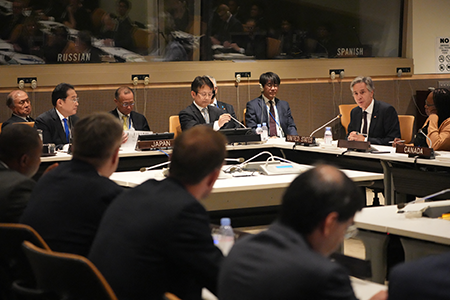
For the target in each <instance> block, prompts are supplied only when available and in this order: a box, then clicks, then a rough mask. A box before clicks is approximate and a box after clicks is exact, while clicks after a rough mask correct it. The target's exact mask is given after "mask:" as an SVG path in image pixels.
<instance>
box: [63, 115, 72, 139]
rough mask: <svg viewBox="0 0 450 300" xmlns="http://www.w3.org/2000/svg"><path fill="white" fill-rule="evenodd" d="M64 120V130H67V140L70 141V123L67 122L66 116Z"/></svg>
mask: <svg viewBox="0 0 450 300" xmlns="http://www.w3.org/2000/svg"><path fill="white" fill-rule="evenodd" d="M63 122H64V131H65V132H66V140H67V142H68V143H70V140H69V137H70V130H69V125H68V124H67V119H66V118H64V119H63Z"/></svg>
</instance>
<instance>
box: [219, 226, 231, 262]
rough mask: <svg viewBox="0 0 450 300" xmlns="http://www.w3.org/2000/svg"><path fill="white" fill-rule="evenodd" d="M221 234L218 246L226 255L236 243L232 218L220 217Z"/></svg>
mask: <svg viewBox="0 0 450 300" xmlns="http://www.w3.org/2000/svg"><path fill="white" fill-rule="evenodd" d="M219 235H220V237H219V243H218V245H217V246H218V247H219V249H220V250H222V253H223V255H225V256H226V255H228V252H230V250H231V247H233V245H234V232H233V228H232V227H231V221H230V218H222V219H220V228H219Z"/></svg>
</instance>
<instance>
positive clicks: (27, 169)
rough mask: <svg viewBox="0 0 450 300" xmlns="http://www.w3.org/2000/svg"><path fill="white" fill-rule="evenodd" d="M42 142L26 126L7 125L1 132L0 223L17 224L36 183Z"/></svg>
mask: <svg viewBox="0 0 450 300" xmlns="http://www.w3.org/2000/svg"><path fill="white" fill-rule="evenodd" d="M41 152H42V141H41V139H40V137H39V135H38V133H37V131H36V129H34V128H31V127H30V126H28V125H22V124H16V125H14V126H8V127H7V128H5V129H3V130H2V133H1V134H0V223H17V222H19V218H20V216H21V215H22V212H23V210H24V209H25V207H26V206H27V203H28V199H30V195H31V191H32V190H33V187H34V185H35V184H36V183H35V182H34V180H32V179H31V177H33V175H34V174H36V172H37V170H38V168H39V164H40V163H41Z"/></svg>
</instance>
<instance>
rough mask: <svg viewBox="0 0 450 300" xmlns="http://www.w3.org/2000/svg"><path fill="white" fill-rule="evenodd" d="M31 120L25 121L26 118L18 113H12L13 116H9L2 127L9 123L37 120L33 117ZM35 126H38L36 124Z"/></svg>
mask: <svg viewBox="0 0 450 300" xmlns="http://www.w3.org/2000/svg"><path fill="white" fill-rule="evenodd" d="M29 119H30V121H25V120H24V119H22V118H21V117H18V116H16V115H14V114H13V115H11V118H9V119H8V120H6V121H5V122H3V124H2V129H3V128H4V127H5V126H6V125H9V124H13V123H19V122H35V120H34V119H33V118H31V117H30V118H29ZM34 127H36V124H35V125H34Z"/></svg>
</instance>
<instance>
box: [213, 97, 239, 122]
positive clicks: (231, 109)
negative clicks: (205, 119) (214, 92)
mask: <svg viewBox="0 0 450 300" xmlns="http://www.w3.org/2000/svg"><path fill="white" fill-rule="evenodd" d="M216 107H217V108H219V109H221V110H223V111H225V112H226V113H227V114H230V115H231V116H232V117H233V118H235V119H236V120H237V117H236V113H235V112H234V107H233V105H231V104H228V103H225V102H222V101H217V106H216Z"/></svg>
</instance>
